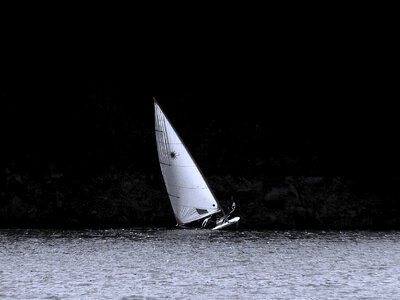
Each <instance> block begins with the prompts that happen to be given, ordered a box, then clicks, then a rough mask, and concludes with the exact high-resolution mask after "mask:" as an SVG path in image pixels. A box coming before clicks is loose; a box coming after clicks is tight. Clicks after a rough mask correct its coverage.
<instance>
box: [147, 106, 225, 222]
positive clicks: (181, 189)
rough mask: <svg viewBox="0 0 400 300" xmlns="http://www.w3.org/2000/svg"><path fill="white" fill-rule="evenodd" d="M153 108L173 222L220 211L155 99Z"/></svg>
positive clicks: (197, 217)
mask: <svg viewBox="0 0 400 300" xmlns="http://www.w3.org/2000/svg"><path fill="white" fill-rule="evenodd" d="M154 109H155V131H156V139H157V150H158V158H159V162H160V167H161V171H162V175H163V178H164V182H165V186H166V188H167V192H168V195H169V199H170V201H171V205H172V208H173V211H174V214H175V218H176V221H177V223H178V224H179V225H183V224H187V223H190V222H193V221H195V220H199V219H202V218H204V217H207V216H209V215H212V214H215V213H217V212H220V211H221V208H220V205H219V204H218V202H217V200H216V199H215V197H214V196H213V194H212V192H211V190H210V189H209V187H208V185H207V183H206V181H205V179H204V178H203V176H202V174H201V172H200V170H199V169H198V167H197V165H196V163H195V162H194V160H193V158H192V157H191V155H190V153H189V152H188V150H187V149H186V147H185V145H184V144H183V142H182V140H181V139H180V137H179V136H178V134H177V133H176V131H175V129H174V128H173V127H172V125H171V123H170V122H169V120H168V119H167V118H166V116H165V115H164V113H163V111H162V110H161V108H160V106H159V105H158V103H157V102H156V101H154Z"/></svg>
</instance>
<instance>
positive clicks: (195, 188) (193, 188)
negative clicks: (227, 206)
mask: <svg viewBox="0 0 400 300" xmlns="http://www.w3.org/2000/svg"><path fill="white" fill-rule="evenodd" d="M168 185H169V186H174V187H177V188H182V189H189V190H207V189H208V188H207V187H186V186H181V185H175V184H168Z"/></svg>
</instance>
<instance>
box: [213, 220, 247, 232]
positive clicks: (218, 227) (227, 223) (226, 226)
mask: <svg viewBox="0 0 400 300" xmlns="http://www.w3.org/2000/svg"><path fill="white" fill-rule="evenodd" d="M239 220H240V217H234V218H232V219H230V220H228V221H226V222H224V223H222V224H219V225H217V226H215V227H214V228H211V230H221V229H225V228H228V227H231V226H232V225H234V224H237V223H238V222H239Z"/></svg>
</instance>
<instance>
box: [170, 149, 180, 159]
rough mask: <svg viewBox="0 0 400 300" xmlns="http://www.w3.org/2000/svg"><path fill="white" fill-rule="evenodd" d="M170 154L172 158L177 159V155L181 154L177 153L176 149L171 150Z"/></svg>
mask: <svg viewBox="0 0 400 300" xmlns="http://www.w3.org/2000/svg"><path fill="white" fill-rule="evenodd" d="M170 155H171V158H172V159H177V158H178V157H177V156H179V154H177V153H176V152H175V151H171V153H170Z"/></svg>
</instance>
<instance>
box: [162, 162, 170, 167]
mask: <svg viewBox="0 0 400 300" xmlns="http://www.w3.org/2000/svg"><path fill="white" fill-rule="evenodd" d="M160 164H161V165H165V166H170V167H171V164H166V163H163V162H161V161H160Z"/></svg>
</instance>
